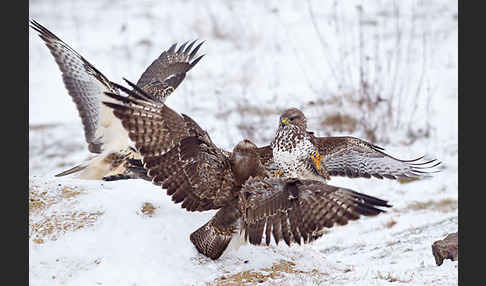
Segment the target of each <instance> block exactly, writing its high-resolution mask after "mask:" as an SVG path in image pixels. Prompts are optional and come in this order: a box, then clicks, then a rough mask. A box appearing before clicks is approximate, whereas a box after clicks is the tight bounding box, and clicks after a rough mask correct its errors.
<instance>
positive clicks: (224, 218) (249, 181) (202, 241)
mask: <svg viewBox="0 0 486 286" xmlns="http://www.w3.org/2000/svg"><path fill="white" fill-rule="evenodd" d="M127 83H128V84H129V85H130V86H131V87H132V88H133V90H129V89H127V88H124V87H123V86H120V85H116V86H117V87H118V89H119V90H121V91H123V92H124V93H126V94H127V95H128V96H127V97H124V96H120V95H118V94H115V93H110V92H107V93H106V94H107V95H108V96H109V97H111V98H112V99H114V100H116V101H118V103H113V102H103V103H104V104H105V105H107V106H108V107H111V108H112V109H113V114H114V115H115V116H116V117H118V118H119V119H120V121H121V122H122V125H123V127H124V128H125V129H126V130H127V131H128V136H129V138H130V139H131V140H132V141H133V142H134V143H135V147H136V148H137V150H139V151H140V154H141V155H142V161H143V166H144V167H145V168H146V169H147V170H148V172H147V174H148V176H149V177H151V178H152V182H153V183H154V184H155V185H159V186H161V187H162V188H164V189H167V194H168V195H169V196H171V197H172V200H173V201H174V202H175V203H182V205H181V207H182V208H184V209H186V210H188V211H206V210H212V209H218V212H216V214H215V215H214V216H213V217H212V218H211V220H209V222H207V223H206V224H204V225H203V226H202V227H200V228H199V229H197V230H196V231H194V232H193V233H192V234H191V235H190V240H191V242H192V243H193V244H194V245H195V247H196V249H197V250H198V251H199V252H200V253H202V254H204V255H206V256H208V257H210V258H212V259H217V258H219V257H220V256H221V255H222V254H223V252H224V251H225V250H226V249H227V247H228V245H229V243H230V241H231V240H232V239H233V238H234V237H236V236H240V235H243V238H244V241H249V242H250V243H251V244H254V245H261V244H266V245H269V244H270V242H271V237H272V236H273V238H274V241H275V242H276V243H277V244H278V242H279V241H280V240H282V239H283V240H284V241H285V243H286V244H287V245H290V244H291V243H292V242H296V243H298V244H300V243H308V242H311V241H313V240H314V239H316V238H318V237H320V236H321V235H322V232H321V231H322V229H323V228H325V227H328V228H330V227H332V226H333V225H334V224H335V223H337V224H339V225H344V224H347V222H348V221H349V220H356V219H358V218H359V217H360V216H361V215H365V216H374V215H377V214H379V213H381V212H384V210H382V209H380V208H378V207H390V205H388V203H387V201H384V200H381V199H378V198H375V197H372V196H368V195H365V194H361V193H358V192H355V191H352V190H349V189H345V188H339V187H334V186H331V185H327V184H325V183H323V182H319V181H313V180H298V179H292V178H278V177H274V176H273V173H272V172H271V171H269V170H268V169H267V168H265V167H264V164H263V163H264V162H265V158H263V159H262V158H260V156H259V153H258V152H259V151H258V148H257V146H256V145H255V144H253V143H252V142H251V141H249V140H246V139H245V140H242V141H241V142H240V143H238V144H237V145H236V146H235V147H234V148H233V150H232V151H231V152H229V151H225V150H223V149H221V148H218V147H217V146H216V145H215V144H214V143H213V142H212V141H211V138H210V137H209V135H208V133H207V132H206V131H204V130H203V129H202V128H201V127H200V126H199V125H198V124H197V123H196V122H195V121H194V120H192V119H191V118H190V117H189V116H187V115H185V114H178V113H177V112H175V111H173V110H172V109H170V108H169V107H167V106H166V105H165V104H163V103H161V102H160V101H158V100H156V98H155V97H154V96H152V95H150V94H148V93H146V92H144V91H143V90H142V89H140V88H138V87H137V86H136V85H135V84H132V83H130V82H129V81H127ZM263 239H264V241H265V242H264V243H263V242H262V241H263Z"/></svg>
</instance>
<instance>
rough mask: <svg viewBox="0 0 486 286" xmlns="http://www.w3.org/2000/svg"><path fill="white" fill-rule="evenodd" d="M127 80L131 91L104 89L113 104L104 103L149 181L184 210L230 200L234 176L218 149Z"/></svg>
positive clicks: (214, 206) (195, 127)
mask: <svg viewBox="0 0 486 286" xmlns="http://www.w3.org/2000/svg"><path fill="white" fill-rule="evenodd" d="M127 83H128V84H129V85H130V86H132V88H134V90H128V89H127V88H124V87H123V86H120V85H117V84H115V85H116V86H117V87H118V88H119V89H120V90H121V91H123V92H124V93H126V94H127V95H128V97H122V96H119V95H117V94H114V93H107V95H108V96H109V97H111V98H113V99H114V100H116V101H117V102H118V103H111V102H104V104H105V105H107V106H108V107H110V108H112V109H113V114H114V115H115V116H116V117H118V118H119V119H120V120H121V122H122V125H123V127H124V128H125V129H126V130H127V131H128V136H129V138H130V139H131V140H132V141H133V142H134V143H135V147H136V148H137V149H138V150H139V152H140V154H141V155H142V162H143V167H144V168H145V169H147V170H148V173H147V174H148V176H149V177H151V178H152V182H153V183H154V184H156V185H161V186H162V187H163V188H166V189H167V194H168V195H170V196H172V200H173V201H174V202H175V203H180V202H182V207H183V208H185V209H187V210H189V211H204V210H209V209H217V208H220V207H222V206H224V205H225V204H226V203H227V202H228V201H230V200H232V199H234V197H235V195H234V194H233V192H232V189H233V188H234V186H235V179H234V176H233V172H232V170H231V165H230V161H229V158H228V156H226V155H225V153H224V151H223V150H221V149H219V148H218V147H217V146H216V145H214V143H213V142H212V141H211V139H210V138H209V136H208V134H207V133H206V132H205V131H204V130H202V129H201V127H200V126H199V125H198V124H197V123H196V122H195V121H194V120H192V119H191V118H190V117H189V116H187V115H184V114H182V115H179V114H178V113H177V112H175V111H173V110H172V109H170V108H169V107H167V106H166V105H165V104H163V103H160V102H159V101H158V100H157V98H155V97H154V96H152V95H149V94H148V93H146V92H144V91H143V90H142V89H140V88H138V87H137V86H136V85H134V84H132V83H130V82H129V81H127Z"/></svg>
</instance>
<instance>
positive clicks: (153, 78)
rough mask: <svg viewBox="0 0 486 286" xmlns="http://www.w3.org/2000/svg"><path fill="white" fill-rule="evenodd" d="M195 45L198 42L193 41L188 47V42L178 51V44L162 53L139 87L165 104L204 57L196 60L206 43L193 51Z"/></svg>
mask: <svg viewBox="0 0 486 286" xmlns="http://www.w3.org/2000/svg"><path fill="white" fill-rule="evenodd" d="M195 43H196V41H193V42H191V43H190V44H189V45H187V42H186V43H184V44H182V45H181V46H180V47H179V48H178V49H177V51H176V46H177V43H176V44H173V45H172V46H171V47H170V48H169V49H168V50H167V51H164V52H162V54H161V55H160V56H159V57H158V58H157V59H155V60H154V61H153V62H152V64H151V65H150V66H149V67H148V68H147V69H146V70H145V71H144V72H143V74H142V76H141V77H140V79H139V80H138V82H137V86H138V87H141V88H142V89H143V90H144V91H146V92H148V93H149V94H151V95H153V96H154V97H155V98H157V99H158V101H160V102H164V101H165V99H166V98H167V97H168V96H169V95H170V94H171V93H172V92H173V91H174V90H175V89H176V88H177V87H178V86H179V84H180V83H181V82H182V81H183V80H184V78H185V76H186V73H187V72H188V71H189V70H190V69H192V68H193V67H194V66H195V65H196V64H197V63H198V62H199V61H200V60H201V58H202V57H203V56H204V55H201V56H199V57H198V58H196V59H194V57H195V55H196V53H197V51H198V50H199V48H200V47H201V45H202V44H203V43H204V42H201V43H199V44H198V45H197V46H196V47H195V48H194V49H192V47H193V46H194V44H195ZM186 46H187V47H186ZM193 59H194V60H193Z"/></svg>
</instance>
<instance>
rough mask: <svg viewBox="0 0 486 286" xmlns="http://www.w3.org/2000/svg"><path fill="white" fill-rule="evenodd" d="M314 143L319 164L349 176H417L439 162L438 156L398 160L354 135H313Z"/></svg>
mask: <svg viewBox="0 0 486 286" xmlns="http://www.w3.org/2000/svg"><path fill="white" fill-rule="evenodd" d="M311 136H312V138H313V141H314V144H315V145H316V146H317V147H318V148H319V152H320V153H321V156H323V157H324V160H323V161H322V164H324V166H326V168H327V171H328V173H329V175H331V176H347V177H351V178H356V177H364V178H370V177H371V176H374V177H376V178H380V179H382V178H388V179H397V178H420V177H424V176H427V175H428V174H430V173H433V172H437V171H433V170H431V169H432V168H434V167H436V166H437V165H439V164H440V162H439V161H437V160H430V161H421V159H423V157H420V158H417V159H413V160H401V159H397V158H394V157H392V156H390V155H388V154H386V153H384V152H383V148H381V147H379V146H376V145H373V144H371V143H368V142H366V141H364V140H361V139H358V138H354V137H314V136H313V135H311Z"/></svg>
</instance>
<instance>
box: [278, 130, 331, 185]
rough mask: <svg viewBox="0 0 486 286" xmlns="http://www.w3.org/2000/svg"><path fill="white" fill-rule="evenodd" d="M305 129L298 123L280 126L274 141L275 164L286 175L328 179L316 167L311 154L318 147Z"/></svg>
mask: <svg viewBox="0 0 486 286" xmlns="http://www.w3.org/2000/svg"><path fill="white" fill-rule="evenodd" d="M311 139H312V138H311V137H310V136H309V134H307V132H305V130H302V129H301V128H300V127H299V126H296V125H291V124H288V125H285V126H283V127H279V129H278V130H277V134H276V135H275V138H274V140H273V141H272V144H271V146H272V153H273V161H274V163H275V166H276V167H277V168H278V169H279V170H281V171H282V172H283V173H284V175H285V176H287V177H294V178H301V179H313V180H322V181H325V180H326V179H327V177H326V175H325V174H322V173H321V172H320V170H316V169H315V168H314V165H313V162H312V160H311V156H312V155H313V154H314V153H315V152H316V150H317V148H316V146H315V145H314V144H313V143H312V141H311Z"/></svg>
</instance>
